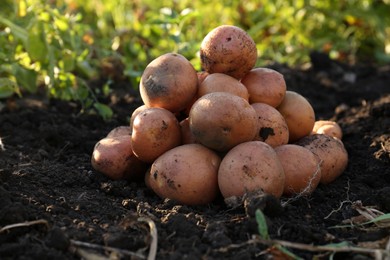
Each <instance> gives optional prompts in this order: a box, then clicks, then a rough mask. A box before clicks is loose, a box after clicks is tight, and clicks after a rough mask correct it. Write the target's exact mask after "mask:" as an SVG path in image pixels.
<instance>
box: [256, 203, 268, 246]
mask: <svg viewBox="0 0 390 260" xmlns="http://www.w3.org/2000/svg"><path fill="white" fill-rule="evenodd" d="M256 222H257V228H258V230H259V234H260V237H262V238H263V239H267V240H268V239H269V234H268V226H267V220H266V219H265V215H264V213H263V212H262V211H261V210H260V209H257V210H256Z"/></svg>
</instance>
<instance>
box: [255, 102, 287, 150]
mask: <svg viewBox="0 0 390 260" xmlns="http://www.w3.org/2000/svg"><path fill="white" fill-rule="evenodd" d="M251 106H252V107H253V108H254V109H255V111H256V113H257V123H258V124H257V134H256V137H255V139H254V140H255V141H262V142H265V143H267V144H269V145H271V146H272V147H277V146H279V145H283V144H287V143H288V140H289V132H288V126H287V122H286V120H285V119H284V117H283V116H282V114H280V113H279V111H278V110H277V109H276V108H274V107H272V106H270V105H267V104H265V103H252V104H251Z"/></svg>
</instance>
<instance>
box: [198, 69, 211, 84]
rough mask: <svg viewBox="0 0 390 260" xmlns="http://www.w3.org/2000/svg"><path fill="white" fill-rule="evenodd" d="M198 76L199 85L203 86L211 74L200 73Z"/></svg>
mask: <svg viewBox="0 0 390 260" xmlns="http://www.w3.org/2000/svg"><path fill="white" fill-rule="evenodd" d="M196 74H197V76H198V84H199V85H200V84H202V82H203V81H204V80H205V79H206V78H207V76H208V75H209V73H208V72H207V71H198V72H197V73H196Z"/></svg>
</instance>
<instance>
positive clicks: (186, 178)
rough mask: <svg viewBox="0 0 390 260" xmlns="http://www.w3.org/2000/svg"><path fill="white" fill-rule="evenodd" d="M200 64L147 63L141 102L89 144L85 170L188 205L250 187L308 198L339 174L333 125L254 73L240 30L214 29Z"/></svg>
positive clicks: (276, 82)
mask: <svg viewBox="0 0 390 260" xmlns="http://www.w3.org/2000/svg"><path fill="white" fill-rule="evenodd" d="M200 58H201V64H202V69H203V71H201V72H197V71H196V70H195V69H194V67H193V66H192V64H191V63H190V62H189V61H188V60H187V59H186V58H185V57H183V56H182V55H180V54H177V53H167V54H164V55H161V56H160V57H157V58H156V59H155V60H153V61H152V62H151V63H149V64H148V66H147V67H146V68H145V70H144V72H143V75H142V78H141V81H140V86H139V90H140V94H141V98H142V100H143V102H144V105H142V106H140V107H139V108H137V109H136V110H135V111H134V112H133V114H132V115H131V121H130V124H129V126H120V127H118V128H115V129H113V130H112V131H111V132H110V133H109V134H108V135H107V137H106V138H104V139H102V140H100V141H99V142H98V143H97V144H96V146H95V148H94V151H93V154H92V159H91V162H92V166H93V167H94V169H96V170H97V171H99V172H101V173H103V174H105V175H107V176H108V177H110V178H112V179H114V180H117V179H128V180H139V179H143V180H144V181H145V183H146V185H147V186H148V187H149V188H151V189H152V190H153V191H154V192H155V193H156V194H157V195H158V196H160V197H161V198H170V199H173V200H176V201H178V202H180V203H183V204H188V205H199V204H207V203H210V202H212V201H213V200H214V199H215V198H216V197H217V196H218V195H219V194H222V196H223V197H224V198H229V197H231V196H243V195H244V194H245V193H246V192H252V191H258V190H262V191H264V192H265V193H268V194H271V195H274V196H275V197H277V198H280V197H281V196H295V195H298V194H299V195H302V194H303V195H309V194H310V193H311V192H313V191H314V190H315V189H316V187H317V185H318V184H319V183H322V184H328V183H330V182H332V181H333V180H335V179H336V178H337V177H338V176H339V175H340V174H341V173H342V172H343V171H344V170H345V168H346V166H347V163H348V154H347V152H346V150H345V148H344V145H343V143H342V141H341V138H342V131H341V128H340V127H339V125H338V124H337V123H336V122H331V121H315V112H314V110H313V108H312V106H311V104H310V103H309V102H308V101H307V100H306V99H305V98H304V97H303V96H302V95H300V94H299V93H296V92H293V91H289V90H287V87H286V82H285V80H284V77H283V75H282V74H280V73H279V72H277V71H275V70H272V69H269V68H260V67H259V68H255V64H256V60H257V58H258V57H257V49H256V45H255V42H254V41H253V39H252V38H251V37H250V36H249V35H248V34H247V33H246V32H245V31H244V30H242V29H240V28H238V27H236V26H230V25H222V26H219V27H217V28H215V29H214V30H212V31H211V32H209V33H208V35H207V36H206V37H205V38H204V40H203V42H202V44H201V47H200Z"/></svg>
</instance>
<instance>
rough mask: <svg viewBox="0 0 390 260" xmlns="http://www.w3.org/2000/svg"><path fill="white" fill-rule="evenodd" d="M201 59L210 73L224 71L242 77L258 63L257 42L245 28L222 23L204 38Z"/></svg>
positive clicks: (235, 76)
mask: <svg viewBox="0 0 390 260" xmlns="http://www.w3.org/2000/svg"><path fill="white" fill-rule="evenodd" d="M200 60H201V66H202V68H203V69H204V70H205V71H207V72H208V73H210V74H212V73H224V74H227V75H229V76H232V77H234V78H236V79H241V78H242V77H243V76H244V75H245V74H247V73H248V72H249V71H250V70H251V69H252V68H253V67H254V66H255V64H256V61H257V49H256V44H255V42H254V41H253V39H252V37H251V36H250V35H249V34H248V33H247V32H245V31H244V30H243V29H241V28H239V27H237V26H233V25H221V26H218V27H216V28H214V29H213V30H211V31H210V32H209V33H208V34H207V35H206V36H205V38H204V39H203V41H202V43H201V46H200Z"/></svg>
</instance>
